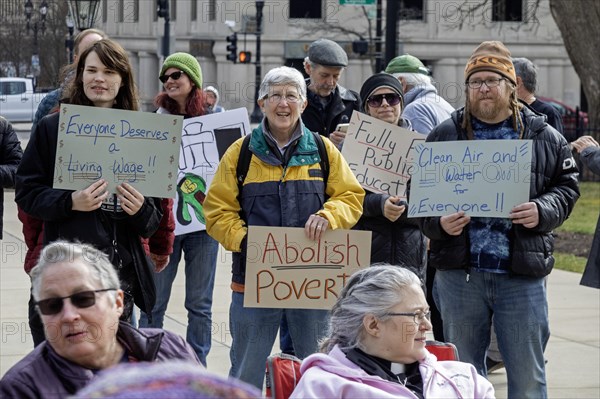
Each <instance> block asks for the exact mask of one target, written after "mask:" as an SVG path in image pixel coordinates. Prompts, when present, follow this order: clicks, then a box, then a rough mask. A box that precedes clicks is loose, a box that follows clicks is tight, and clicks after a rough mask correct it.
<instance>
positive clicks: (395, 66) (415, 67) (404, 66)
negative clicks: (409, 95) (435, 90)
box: [385, 54, 429, 75]
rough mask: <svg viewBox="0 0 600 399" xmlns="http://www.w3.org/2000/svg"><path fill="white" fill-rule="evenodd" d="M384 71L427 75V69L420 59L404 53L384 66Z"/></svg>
mask: <svg viewBox="0 0 600 399" xmlns="http://www.w3.org/2000/svg"><path fill="white" fill-rule="evenodd" d="M385 72H386V73H420V74H423V75H429V70H428V69H427V68H426V67H425V65H423V63H422V62H421V60H420V59H418V58H417V57H415V56H413V55H410V54H404V55H400V56H398V57H396V58H394V59H393V60H391V61H390V63H389V64H388V65H387V67H386V68H385Z"/></svg>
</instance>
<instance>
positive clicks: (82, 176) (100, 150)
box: [53, 104, 183, 198]
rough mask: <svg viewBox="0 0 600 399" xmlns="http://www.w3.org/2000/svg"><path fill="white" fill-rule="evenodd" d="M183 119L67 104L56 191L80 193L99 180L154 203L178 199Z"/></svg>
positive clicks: (63, 107) (61, 125) (61, 127)
mask: <svg viewBox="0 0 600 399" xmlns="http://www.w3.org/2000/svg"><path fill="white" fill-rule="evenodd" d="M182 122H183V117H182V116H176V115H158V114H154V113H148V112H137V111H125V110H120V109H112V108H100V107H84V106H80V105H69V104H62V105H61V107H60V117H59V128H58V142H57V146H56V160H55V170H54V185H53V188H59V189H67V190H81V189H85V188H87V187H88V186H89V185H90V184H92V183H93V182H95V181H97V180H99V179H105V180H106V181H107V182H108V191H109V192H110V193H115V192H116V186H117V185H119V184H121V183H123V182H126V183H129V184H131V185H133V186H134V187H135V188H136V189H137V190H138V191H139V192H140V193H142V194H143V195H145V196H150V197H164V198H172V197H175V192H176V178H177V169H178V164H179V149H180V143H181V126H182Z"/></svg>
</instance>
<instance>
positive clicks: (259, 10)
mask: <svg viewBox="0 0 600 399" xmlns="http://www.w3.org/2000/svg"><path fill="white" fill-rule="evenodd" d="M264 5H265V1H264V0H256V61H254V64H255V65H256V73H255V75H254V110H253V111H252V114H251V115H250V122H252V123H260V121H262V118H263V113H262V111H261V110H260V107H259V106H258V90H259V89H260V80H261V75H262V71H261V66H260V36H261V35H262V17H263V7H264Z"/></svg>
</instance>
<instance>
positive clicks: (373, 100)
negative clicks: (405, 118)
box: [367, 93, 400, 108]
mask: <svg viewBox="0 0 600 399" xmlns="http://www.w3.org/2000/svg"><path fill="white" fill-rule="evenodd" d="M384 99H385V101H387V103H388V104H389V105H390V106H392V107H393V106H394V105H398V104H400V96H399V95H398V94H397V93H385V94H375V95H374V96H371V97H369V98H368V99H367V104H369V107H373V108H378V107H381V104H383V100H384Z"/></svg>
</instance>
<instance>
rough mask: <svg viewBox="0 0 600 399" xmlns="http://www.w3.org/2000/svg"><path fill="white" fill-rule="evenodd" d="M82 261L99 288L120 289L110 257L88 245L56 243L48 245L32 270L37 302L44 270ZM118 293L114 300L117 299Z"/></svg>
mask: <svg viewBox="0 0 600 399" xmlns="http://www.w3.org/2000/svg"><path fill="white" fill-rule="evenodd" d="M76 261H81V263H82V266H83V267H87V268H89V269H90V271H91V272H92V275H93V276H95V277H96V280H97V282H98V283H99V285H100V287H99V288H116V289H118V288H119V276H118V274H117V271H116V270H115V267H114V266H113V265H112V263H110V260H108V256H107V255H106V254H105V253H104V252H102V251H100V250H98V249H96V248H94V247H93V246H91V245H88V244H82V243H79V242H68V241H55V242H53V243H51V244H49V245H47V246H46V247H45V248H44V250H43V251H42V253H41V254H40V260H39V261H38V263H37V265H36V266H35V267H34V268H33V269H32V270H31V273H30V276H31V286H32V289H31V293H32V295H33V298H34V299H35V300H36V301H39V300H40V291H41V289H42V274H43V273H44V270H46V269H47V268H48V267H51V266H52V265H55V264H58V263H74V262H76ZM116 295H117V294H116V292H115V295H114V298H116Z"/></svg>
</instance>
